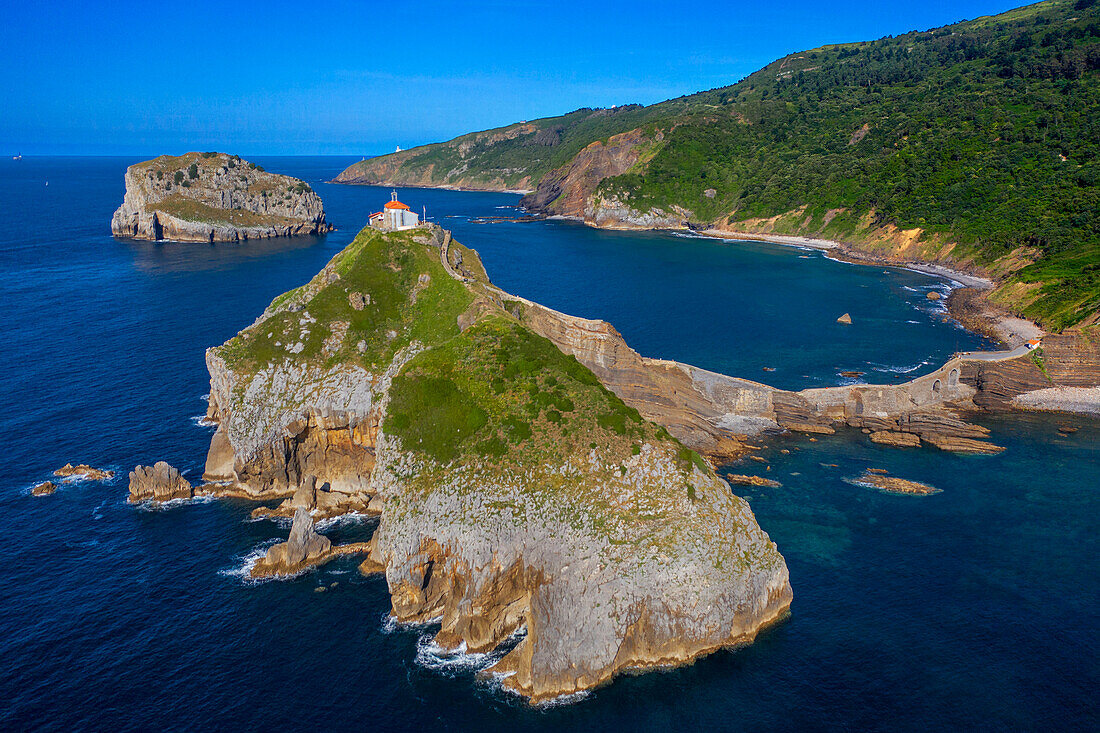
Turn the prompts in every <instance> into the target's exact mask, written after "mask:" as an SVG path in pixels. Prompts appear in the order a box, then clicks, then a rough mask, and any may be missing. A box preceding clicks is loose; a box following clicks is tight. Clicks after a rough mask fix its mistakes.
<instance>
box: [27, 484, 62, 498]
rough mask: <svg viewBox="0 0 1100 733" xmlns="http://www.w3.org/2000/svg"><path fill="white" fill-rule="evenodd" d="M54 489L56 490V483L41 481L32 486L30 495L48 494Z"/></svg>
mask: <svg viewBox="0 0 1100 733" xmlns="http://www.w3.org/2000/svg"><path fill="white" fill-rule="evenodd" d="M55 491H57V484H55V483H54V482H53V481H43V482H42V483H40V484H37V485H36V486H35V487H34V488H32V489H31V495H32V496H49V495H50V494H52V493H53V492H55Z"/></svg>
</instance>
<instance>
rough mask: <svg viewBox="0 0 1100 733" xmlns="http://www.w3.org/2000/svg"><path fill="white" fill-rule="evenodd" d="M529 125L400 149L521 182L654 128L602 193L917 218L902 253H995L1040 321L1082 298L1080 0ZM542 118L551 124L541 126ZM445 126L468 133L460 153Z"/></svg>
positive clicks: (414, 162) (834, 49) (1092, 83)
mask: <svg viewBox="0 0 1100 733" xmlns="http://www.w3.org/2000/svg"><path fill="white" fill-rule="evenodd" d="M531 124H532V125H534V126H535V127H536V128H537V130H538V132H531V133H529V134H526V135H521V136H518V137H515V138H514V139H509V140H503V141H499V142H496V143H491V142H490V138H488V137H485V136H484V135H483V134H481V133H475V134H472V135H467V136H464V137H463V138H458V139H457V140H455V141H452V142H451V143H442V144H437V145H431V146H425V147H423V148H421V149H418V151H419V152H416V153H415V154H414V155H413V156H412V157H411V158H410V159H409V160H408V161H406V163H405V164H404V165H405V166H407V167H409V168H410V169H412V168H416V167H418V166H419V167H420V170H423V169H424V168H426V167H427V166H428V165H430V164H435V166H436V167H435V168H434V169H433V170H435V171H437V172H438V171H447V170H453V169H455V168H457V167H462V166H465V167H466V172H465V173H464V175H467V176H477V175H480V174H481V172H486V173H488V172H489V171H495V172H494V173H493V174H492V175H487V176H486V178H490V177H497V176H499V175H500V171H501V170H505V169H507V170H509V171H512V173H511V174H510V175H512V176H513V178H514V179H515V180H518V179H519V178H520V177H522V176H523V175H531V176H532V177H533V179H534V180H536V181H537V180H538V179H539V178H540V177H541V176H543V175H545V174H546V172H548V171H549V170H552V169H553V168H555V167H558V166H561V165H564V164H565V163H567V162H568V161H569V160H570V159H571V158H572V157H573V156H574V155H575V154H576V152H577V151H579V150H581V149H583V148H584V147H585V146H586V145H588V144H589V143H591V142H593V141H595V140H601V139H606V138H607V137H609V136H610V135H612V134H616V133H619V132H625V131H627V130H630V129H634V128H637V127H647V126H648V127H660V128H661V129H663V130H664V131H665V139H664V141H663V142H662V144H661V145H660V147H659V149H657V150H656V151H655V154H653V156H652V158H651V159H650V160H649V161H648V162H647V165H645V166H639V167H637V169H636V170H634V171H631V172H630V173H628V174H626V175H624V176H619V177H617V178H614V179H609V180H606V181H604V183H603V184H602V188H603V190H604V191H605V192H613V193H616V194H619V195H620V196H625V197H627V198H628V199H630V201H631V203H632V205H633V206H634V207H635V208H638V209H642V210H644V209H646V208H648V207H661V208H665V209H667V208H668V207H669V206H670V205H672V204H677V205H680V206H683V207H686V208H687V209H689V210H690V211H691V212H693V215H694V216H693V218H694V220H695V221H696V223H699V224H706V223H712V222H716V221H727V222H729V223H732V224H736V223H737V222H738V221H745V220H750V219H752V220H756V219H760V218H770V217H774V216H778V215H782V214H788V213H789V212H792V211H796V210H800V209H801V207H806V209H805V213H804V214H802V215H800V216H798V217H797V219H793V217H788V219H791V220H790V221H784V223H783V224H782V226H783V227H784V231H790V232H795V231H798V232H801V233H806V234H817V235H819V236H832V237H837V238H850V239H853V240H854V241H857V242H858V241H861V240H865V239H870V238H871V237H869V236H868V235H869V233H871V232H874V231H880V230H881V229H882V227H884V226H889V225H892V226H895V227H898V228H900V229H916V228H919V229H920V230H921V231H922V237H923V245H922V248H921V253H922V256H925V257H928V258H930V259H934V258H936V257H937V256H939V255H941V254H943V252H945V251H946V248H947V246H948V244H949V243H950V244H952V245H956V246H954V247H953V248H952V249H951V252H950V255H951V258H952V259H954V260H957V261H966V262H973V263H975V264H977V265H980V266H983V267H987V268H989V269H991V270H993V271H995V272H1001V273H1004V272H1006V271H1009V270H1015V272H1014V274H1012V275H1011V276H1010V277H1009V279H1008V286H1007V287H1006V288H1004V289H1003V290H1002V292H1003V293H1006V295H1005V296H1004V297H1005V298H1006V302H1007V304H1009V305H1011V306H1013V307H1015V308H1017V309H1018V310H1020V311H1022V312H1023V313H1024V314H1026V315H1028V316H1031V317H1033V318H1036V319H1038V320H1040V321H1042V322H1043V323H1044V324H1046V325H1047V326H1048V327H1051V328H1056V329H1057V328H1062V327H1065V326H1068V325H1072V324H1074V323H1076V322H1078V321H1080V320H1081V319H1083V318H1086V317H1088V316H1089V315H1090V314H1094V313H1096V312H1097V311H1098V310H1100V163H1098V160H1100V3H1097V2H1096V1H1095V0H1048V1H1047V2H1043V3H1039V4H1036V5H1031V6H1027V7H1024V8H1019V9H1016V10H1013V11H1010V12H1008V13H1005V14H1002V15H999V16H994V17H989V18H981V19H978V20H975V21H969V22H963V23H959V24H956V25H952V26H947V27H945V28H941V29H936V30H932V31H927V32H921V33H909V34H905V35H902V36H897V37H894V38H884V39H880V40H877V41H871V42H864V43H854V44H844V45H834V46H825V47H822V48H819V49H815V50H812V51H806V52H802V53H797V54H792V55H791V56H788V57H786V58H783V59H780V60H778V61H776V62H775V63H773V64H770V65H769V66H767V67H765V68H764V69H761V70H760V71H758V72H756V73H754V74H752V75H750V76H749V77H747V78H746V79H744V80H742V81H740V82H738V83H737V84H734V85H732V86H729V87H723V88H720V89H714V90H710V91H707V92H701V93H699V94H695V95H691V96H688V97H684V98H681V99H677V100H670V101H668V102H664V103H661V104H658V105H653V106H651V107H644V108H639V107H636V106H635V107H628V108H621V109H620V110H618V111H616V112H615V113H614V114H609V113H607V112H606V111H603V112H593V111H591V110H580V111H578V112H574V113H571V114H569V115H564V116H562V117H557V118H547V119H544V120H536V121H534V122H533V123H531ZM864 126H866V128H865V127H864ZM864 129H865V132H864V133H863V135H862V137H859V135H857V134H856V133H857V132H858V131H861V130H864ZM546 130H559V131H560V132H559V134H558V136H557V142H556V143H555V144H553V145H546V144H544V143H546V142H548V141H550V142H553V141H554V139H555V138H554V136H549V137H548V136H547V134H546V133H545V131H546ZM540 133H542V136H541V138H539V134H540ZM479 136H480V137H479ZM536 138H539V139H541V141H542V143H543V144H538V143H536ZM478 140H480V142H477V141H478ZM460 141H468V142H470V141H472V142H473V143H474V144H473V145H472V146H471V147H470V148H469V150H468V151H467V152H466V154H465V155H461V154H460V152H459V146H458V144H457V143H458V142H460ZM1063 158H1064V160H1063ZM370 164H371V162H370V161H367V162H365V163H363V164H358V165H370ZM439 182H440V183H442V182H444V181H439ZM708 189H713V190H714V192H715V195H714V196H713V198H710V197H707V196H705V195H704V192H705V191H707V190H708ZM836 209H844V211H843V212H841V213H840V214H839V215H837V216H835V218H830V219H829V220H828V221H827V216H826V214H827V212H830V211H835V210H836ZM807 215H808V216H809V217H810V218H809V219H806V216H807ZM1028 263H1032V264H1030V265H1028ZM1024 265H1027V266H1024ZM1021 267H1022V269H1019V268H1021ZM1014 283H1015V284H1014Z"/></svg>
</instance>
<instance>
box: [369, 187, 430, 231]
mask: <svg viewBox="0 0 1100 733" xmlns="http://www.w3.org/2000/svg"><path fill="white" fill-rule="evenodd" d="M370 225H371V226H372V227H376V228H378V229H387V230H390V231H397V230H401V229H412V228H413V227H418V226H420V216H418V215H417V214H416V212H414V211H413V210H412V209H410V208H409V207H408V205H407V204H403V203H401V202H400V201H398V200H397V191H392V192H391V193H390V200H389V201H387V202H386V205H385V206H383V207H382V210H381V211H376V212H374V213H373V214H371V215H370Z"/></svg>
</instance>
